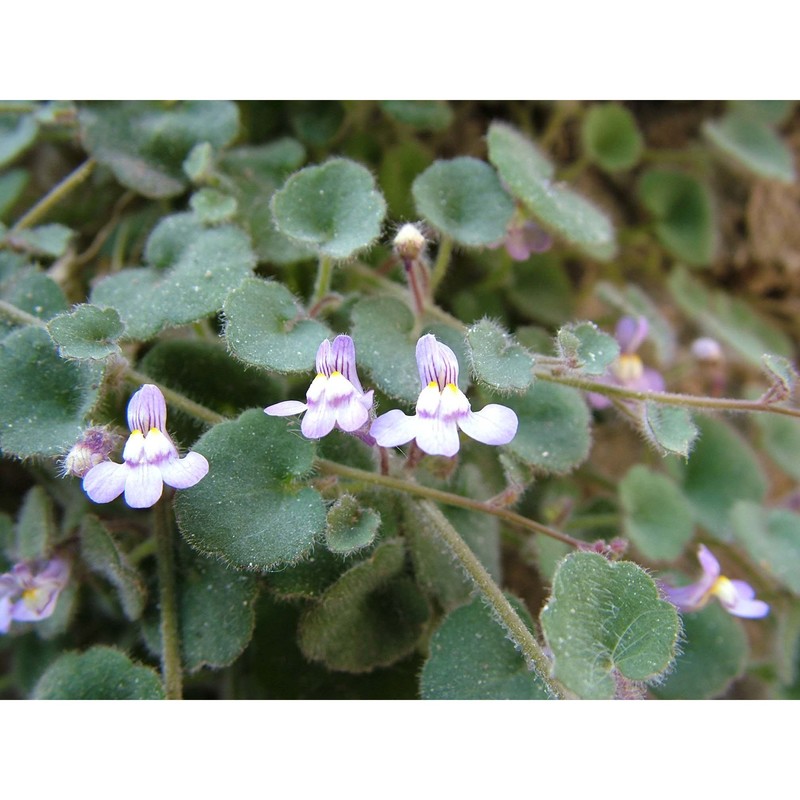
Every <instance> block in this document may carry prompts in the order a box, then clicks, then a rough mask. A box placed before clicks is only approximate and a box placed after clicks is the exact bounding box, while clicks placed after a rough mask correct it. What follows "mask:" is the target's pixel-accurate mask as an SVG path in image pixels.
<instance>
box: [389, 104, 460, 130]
mask: <svg viewBox="0 0 800 800" xmlns="http://www.w3.org/2000/svg"><path fill="white" fill-rule="evenodd" d="M381 108H382V109H383V110H384V111H385V112H386V113H387V114H388V115H389V116H390V117H392V119H395V120H397V121H398V122H402V123H403V124H405V125H410V126H411V127H412V128H416V129H417V130H421V131H443V130H445V129H446V128H449V127H450V125H451V124H452V123H453V117H454V114H453V109H452V108H451V107H450V105H449V104H448V103H447V102H446V101H444V100H381Z"/></svg>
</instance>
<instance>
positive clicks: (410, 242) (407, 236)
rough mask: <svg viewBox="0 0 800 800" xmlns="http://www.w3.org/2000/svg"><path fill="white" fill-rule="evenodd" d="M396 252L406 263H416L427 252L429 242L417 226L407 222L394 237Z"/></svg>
mask: <svg viewBox="0 0 800 800" xmlns="http://www.w3.org/2000/svg"><path fill="white" fill-rule="evenodd" d="M392 244H393V247H394V251H395V253H396V254H397V256H398V257H399V258H401V259H402V260H403V261H404V262H407V261H416V260H417V259H418V258H419V257H420V256H422V255H423V253H424V252H425V246H426V245H427V242H426V241H425V237H424V236H423V235H422V232H421V231H420V230H419V228H418V227H417V226H416V225H413V224H412V223H410V222H407V223H406V224H405V225H403V226H402V227H401V228H400V230H399V231H398V232H397V235H396V236H395V237H394V242H393V243H392Z"/></svg>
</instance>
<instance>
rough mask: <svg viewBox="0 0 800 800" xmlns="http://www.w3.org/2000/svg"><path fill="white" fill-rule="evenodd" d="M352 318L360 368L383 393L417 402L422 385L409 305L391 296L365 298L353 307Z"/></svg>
mask: <svg viewBox="0 0 800 800" xmlns="http://www.w3.org/2000/svg"><path fill="white" fill-rule="evenodd" d="M351 319H352V336H353V342H354V343H355V347H356V360H357V362H358V366H359V368H361V367H363V368H364V369H366V370H367V372H368V373H369V374H370V377H371V378H372V382H373V383H374V385H375V386H376V387H377V388H378V389H380V390H381V391H382V392H383V393H384V394H386V395H388V396H389V397H392V398H394V399H395V400H402V401H404V402H406V403H408V404H409V405H411V404H413V403H415V402H416V401H417V397H418V396H419V391H420V385H419V372H418V370H417V359H416V356H415V349H414V348H415V345H416V342H414V341H412V337H411V330H412V328H413V326H414V315H413V314H412V313H411V311H410V310H409V308H408V306H406V305H405V304H404V303H401V302H400V301H399V300H394V299H393V298H390V297H376V298H365V299H363V300H359V301H358V302H357V303H356V304H355V305H354V306H353V311H352V314H351ZM362 378H363V375H362Z"/></svg>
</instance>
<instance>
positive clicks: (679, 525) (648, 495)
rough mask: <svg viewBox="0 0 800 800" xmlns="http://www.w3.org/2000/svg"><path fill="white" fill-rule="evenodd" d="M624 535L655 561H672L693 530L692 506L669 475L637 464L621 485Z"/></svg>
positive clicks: (687, 541)
mask: <svg viewBox="0 0 800 800" xmlns="http://www.w3.org/2000/svg"><path fill="white" fill-rule="evenodd" d="M619 497H620V502H621V504H622V511H623V518H622V520H623V525H624V528H625V535H626V536H628V538H629V539H630V540H631V541H632V542H633V543H634V544H635V545H636V547H637V548H638V549H639V550H640V551H641V553H642V554H643V555H644V556H646V557H647V558H650V559H653V560H655V561H673V560H674V559H676V558H677V557H678V556H679V555H680V554H681V553H682V552H683V549H684V547H685V546H686V545H687V544H688V543H689V540H690V539H691V538H692V533H693V532H694V520H693V518H692V510H691V507H690V505H689V503H688V501H687V500H686V498H684V496H683V494H681V491H680V490H679V489H678V487H677V486H676V485H675V483H674V482H673V481H672V480H670V479H669V478H668V477H667V476H666V475H662V474H660V473H658V472H653V470H650V469H648V468H647V467H644V466H642V465H641V464H637V465H636V466H635V467H632V468H631V469H630V470H628V472H626V473H625V477H624V478H623V479H622V481H621V482H620V485H619Z"/></svg>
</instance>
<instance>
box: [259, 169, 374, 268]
mask: <svg viewBox="0 0 800 800" xmlns="http://www.w3.org/2000/svg"><path fill="white" fill-rule="evenodd" d="M271 207H272V214H273V217H274V219H275V224H276V226H277V228H278V230H280V231H281V232H282V233H284V234H286V235H287V236H289V237H291V238H292V239H295V240H297V241H298V242H301V243H304V244H308V245H312V246H313V247H314V248H315V249H316V250H317V252H318V253H319V254H320V255H323V256H329V257H330V258H334V259H345V258H349V257H350V256H353V255H355V254H356V253H357V252H358V251H359V250H363V249H364V248H365V247H369V245H371V244H372V243H373V242H374V241H375V240H376V239H377V238H378V236H380V233H381V225H382V223H383V218H384V216H385V215H386V201H385V200H384V199H383V195H382V194H381V193H380V190H379V189H378V187H377V186H376V185H375V179H374V178H373V177H372V173H370V171H369V170H368V169H367V168H366V167H363V166H362V165H361V164H357V163H356V162H355V161H349V160H347V159H344V158H334V159H331V160H330V161H327V162H325V163H324V164H322V165H320V166H312V167H306V168H305V169H301V170H300V171H299V172H297V173H295V174H294V175H292V176H291V177H290V178H289V180H287V181H286V183H285V184H284V185H283V188H282V189H280V190H279V191H277V192H276V193H275V194H274V195H273V197H272V203H271Z"/></svg>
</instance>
